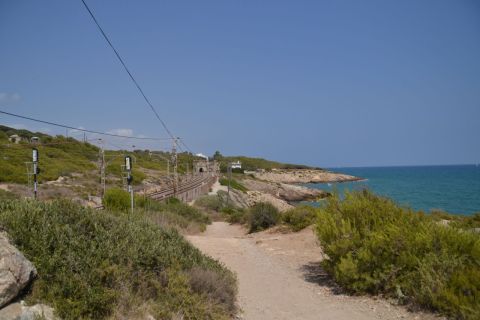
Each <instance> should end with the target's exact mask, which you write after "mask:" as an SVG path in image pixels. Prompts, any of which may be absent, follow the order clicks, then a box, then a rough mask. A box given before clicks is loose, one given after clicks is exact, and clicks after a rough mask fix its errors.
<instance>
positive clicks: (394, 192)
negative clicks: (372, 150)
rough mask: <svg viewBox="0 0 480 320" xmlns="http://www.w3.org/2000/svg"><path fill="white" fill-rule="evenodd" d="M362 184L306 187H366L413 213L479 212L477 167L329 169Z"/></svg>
mask: <svg viewBox="0 0 480 320" xmlns="http://www.w3.org/2000/svg"><path fill="white" fill-rule="evenodd" d="M331 170H332V171H335V172H341V173H346V174H350V175H354V176H357V177H362V178H365V179H366V180H364V181H357V182H344V183H332V184H325V183H316V184H307V185H306V186H308V187H311V188H318V189H323V190H327V191H333V190H334V189H337V190H338V192H340V193H342V192H343V191H344V190H345V189H347V190H352V189H359V188H365V187H367V188H369V189H370V190H372V191H374V192H375V193H378V194H381V195H384V196H387V197H390V198H392V199H393V200H395V201H396V202H397V203H399V204H402V205H408V206H410V207H412V208H414V209H416V210H423V211H430V210H431V209H442V210H444V211H447V212H450V213H456V214H473V213H475V212H480V165H479V166H476V165H452V166H418V167H413V166H412V167H376V168H374V167H371V168H332V169H331Z"/></svg>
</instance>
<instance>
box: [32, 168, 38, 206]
mask: <svg viewBox="0 0 480 320" xmlns="http://www.w3.org/2000/svg"><path fill="white" fill-rule="evenodd" d="M37 168H38V167H37V163H36V162H34V163H33V198H34V199H35V200H37Z"/></svg>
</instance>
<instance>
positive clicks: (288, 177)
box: [253, 169, 361, 183]
mask: <svg viewBox="0 0 480 320" xmlns="http://www.w3.org/2000/svg"><path fill="white" fill-rule="evenodd" d="M253 175H254V177H255V178H257V179H260V180H265V181H270V182H281V183H323V182H345V181H358V180H361V178H358V177H354V176H350V175H348V174H342V173H334V172H330V171H326V170H312V169H294V170H289V169H282V170H280V169H277V170H272V171H266V172H256V173H254V174H253Z"/></svg>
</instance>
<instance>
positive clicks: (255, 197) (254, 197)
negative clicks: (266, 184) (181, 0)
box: [247, 191, 294, 212]
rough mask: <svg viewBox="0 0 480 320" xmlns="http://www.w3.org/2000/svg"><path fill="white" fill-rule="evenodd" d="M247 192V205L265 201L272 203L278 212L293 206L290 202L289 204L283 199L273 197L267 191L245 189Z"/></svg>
mask: <svg viewBox="0 0 480 320" xmlns="http://www.w3.org/2000/svg"><path fill="white" fill-rule="evenodd" d="M247 194H248V199H247V201H248V205H249V207H251V206H253V205H254V204H256V203H259V202H267V203H270V204H271V205H273V206H274V207H275V208H277V209H278V211H280V212H285V211H287V210H290V209H293V208H294V207H293V206H292V205H291V204H289V203H288V202H286V201H285V200H282V199H279V198H277V197H274V196H272V195H271V194H269V193H263V192H260V191H247Z"/></svg>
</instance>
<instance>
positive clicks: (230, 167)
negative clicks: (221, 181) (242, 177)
mask: <svg viewBox="0 0 480 320" xmlns="http://www.w3.org/2000/svg"><path fill="white" fill-rule="evenodd" d="M227 175H228V191H227V206H228V204H229V201H230V181H231V180H232V164H231V163H228V165H227Z"/></svg>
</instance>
